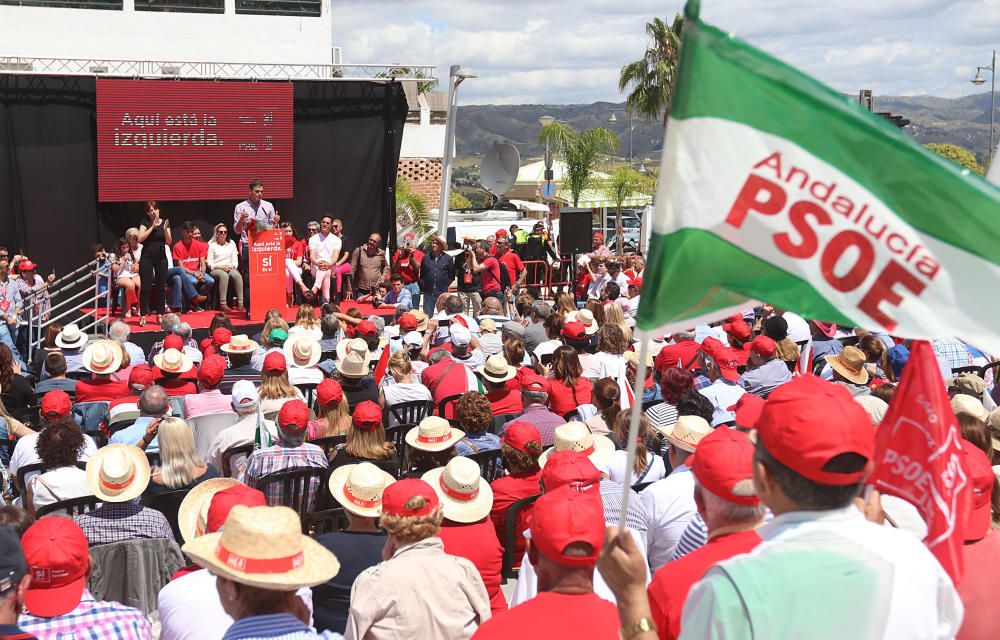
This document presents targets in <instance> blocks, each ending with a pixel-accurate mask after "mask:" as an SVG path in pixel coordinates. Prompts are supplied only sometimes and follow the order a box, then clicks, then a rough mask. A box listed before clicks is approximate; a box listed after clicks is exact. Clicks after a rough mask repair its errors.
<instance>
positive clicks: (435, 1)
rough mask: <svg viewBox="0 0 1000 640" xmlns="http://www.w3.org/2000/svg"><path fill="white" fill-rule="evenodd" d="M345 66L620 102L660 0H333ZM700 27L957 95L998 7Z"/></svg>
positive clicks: (842, 13) (488, 94)
mask: <svg viewBox="0 0 1000 640" xmlns="http://www.w3.org/2000/svg"><path fill="white" fill-rule="evenodd" d="M332 5H333V11H332V28H333V39H334V44H335V45H337V46H340V47H342V50H343V59H344V62H354V63H390V62H402V63H409V64H432V65H435V67H436V74H437V76H438V78H444V77H445V76H446V75H447V73H448V67H449V66H450V65H452V64H461V65H463V66H465V67H468V68H471V69H473V70H475V71H476V72H477V73H478V74H479V77H478V78H476V79H474V80H470V81H468V82H466V83H464V84H463V85H462V89H461V95H460V101H461V103H462V104H517V103H542V104H568V103H580V102H594V101H598V100H607V101H613V102H619V101H621V100H623V96H622V95H621V94H619V92H618V83H617V80H618V71H619V69H620V68H621V67H622V65H624V64H626V63H628V62H630V61H632V60H635V59H638V58H639V57H641V56H642V53H643V51H644V49H645V47H646V37H645V24H646V23H647V22H648V21H650V20H651V19H652V18H653V17H655V16H660V17H662V18H665V19H668V20H669V19H671V18H672V17H673V13H674V10H675V9H680V8H681V7H682V4H681V3H680V2H678V3H677V4H676V6H670V5H669V4H665V3H663V2H662V1H659V0H657V1H653V0H633V1H631V2H623V1H622V0H574V1H573V2H570V1H568V0H555V1H553V2H548V3H538V2H534V1H531V2H529V1H527V0H501V1H499V2H497V1H495V0H494V1H493V2H486V1H484V0H406V1H403V0H333V1H332ZM702 18H703V19H704V20H706V21H707V22H710V23H712V24H715V25H716V26H718V27H720V28H722V29H725V30H728V31H730V32H732V33H734V34H735V35H736V36H737V37H740V38H743V39H746V40H747V41H748V42H750V43H751V44H753V45H754V46H757V47H759V48H761V49H763V50H765V51H767V52H768V53H771V54H772V55H775V56H777V57H779V58H780V59H782V60H783V61H785V62H787V63H789V64H791V65H793V66H795V67H798V68H800V69H802V70H803V71H805V72H806V73H809V74H811V75H813V76H815V77H817V78H819V79H820V80H822V81H823V82H826V83H828V84H830V85H831V86H833V87H834V88H835V89H837V90H840V91H843V92H845V93H851V94H853V93H856V92H857V90H858V89H861V88H870V89H873V90H874V91H875V94H876V96H878V95H922V94H929V95H938V96H946V97H957V96H961V95H967V94H969V93H974V92H980V91H981V90H979V89H976V88H974V87H973V85H971V84H969V79H970V78H971V77H972V75H973V74H974V72H975V67H976V66H983V65H988V64H989V63H990V55H991V50H992V47H993V46H994V44H993V43H994V42H995V37H996V33H997V32H998V31H1000V0H952V1H951V2H947V1H943V0H879V1H878V2H872V1H871V0H833V1H830V0H828V1H827V2H802V1H801V0H768V2H766V3H763V2H760V0H714V1H713V2H706V3H704V4H703V6H702Z"/></svg>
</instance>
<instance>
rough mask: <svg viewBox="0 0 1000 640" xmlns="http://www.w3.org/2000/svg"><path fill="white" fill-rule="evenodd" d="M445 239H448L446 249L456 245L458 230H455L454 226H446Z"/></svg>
mask: <svg viewBox="0 0 1000 640" xmlns="http://www.w3.org/2000/svg"><path fill="white" fill-rule="evenodd" d="M445 240H447V241H448V247H447V248H448V249H452V248H454V247H456V246H458V232H457V231H456V230H455V227H448V231H447V236H446V237H445Z"/></svg>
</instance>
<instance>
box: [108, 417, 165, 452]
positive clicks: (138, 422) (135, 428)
mask: <svg viewBox="0 0 1000 640" xmlns="http://www.w3.org/2000/svg"><path fill="white" fill-rule="evenodd" d="M152 421H153V418H152V417H150V416H140V417H138V418H136V419H135V422H134V423H133V424H132V426H130V427H125V428H124V429H122V430H121V431H116V432H115V433H114V434H113V435H112V436H111V437H110V438H108V444H136V443H137V442H139V441H140V440H142V436H144V435H146V427H148V426H149V423H150V422H152ZM159 450H160V442H159V436H156V437H155V438H153V441H152V442H150V443H149V446H147V447H146V451H150V452H154V451H159Z"/></svg>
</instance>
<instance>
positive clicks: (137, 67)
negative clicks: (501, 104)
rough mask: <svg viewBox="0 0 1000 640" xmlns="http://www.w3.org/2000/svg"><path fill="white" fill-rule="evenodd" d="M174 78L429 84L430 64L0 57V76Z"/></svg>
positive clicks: (431, 72) (432, 79) (432, 76)
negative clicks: (409, 81) (260, 62)
mask: <svg viewBox="0 0 1000 640" xmlns="http://www.w3.org/2000/svg"><path fill="white" fill-rule="evenodd" d="M29 74H31V75H52V76H92V77H114V78H178V79H200V80H330V81H336V80H370V81H376V82H379V81H381V82H385V81H389V80H420V81H421V82H432V81H434V80H435V77H434V65H427V64H421V65H408V64H399V63H396V64H259V63H253V62H171V61H167V60H96V59H90V60H84V59H75V58H35V57H22V56H0V75H29Z"/></svg>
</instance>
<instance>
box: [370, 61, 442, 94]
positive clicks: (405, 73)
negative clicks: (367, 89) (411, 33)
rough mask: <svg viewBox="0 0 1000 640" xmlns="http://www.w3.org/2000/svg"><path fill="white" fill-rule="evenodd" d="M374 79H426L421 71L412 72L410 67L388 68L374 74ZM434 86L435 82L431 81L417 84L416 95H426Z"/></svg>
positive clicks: (425, 75)
mask: <svg viewBox="0 0 1000 640" xmlns="http://www.w3.org/2000/svg"><path fill="white" fill-rule="evenodd" d="M394 64H395V63H394ZM375 77H376V78H426V77H427V74H426V73H424V72H423V70H422V69H418V70H416V71H414V70H413V69H411V68H410V67H404V66H393V67H390V68H389V70H388V71H379V72H378V73H376V74H375ZM436 86H437V80H431V81H430V82H418V83H417V93H427V92H428V91H430V90H431V89H433V88H434V87H436Z"/></svg>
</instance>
